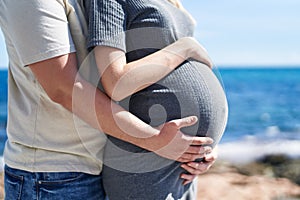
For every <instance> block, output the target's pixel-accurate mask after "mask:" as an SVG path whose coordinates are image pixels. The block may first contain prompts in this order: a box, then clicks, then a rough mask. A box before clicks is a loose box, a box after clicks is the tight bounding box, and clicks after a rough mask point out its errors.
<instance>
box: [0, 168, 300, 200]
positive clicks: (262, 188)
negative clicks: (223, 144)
mask: <svg viewBox="0 0 300 200" xmlns="http://www.w3.org/2000/svg"><path fill="white" fill-rule="evenodd" d="M0 180H1V181H0V199H1V200H2V199H3V198H4V194H3V174H2V173H1V174H0ZM296 199H300V186H299V185H297V184H295V183H293V182H292V181H290V180H289V179H287V178H275V177H270V175H250V176H249V175H244V174H242V173H240V172H239V171H238V170H237V169H236V167H234V166H232V165H228V164H224V163H221V164H220V163H219V164H216V165H215V166H214V167H213V168H212V169H211V170H210V171H209V172H208V173H206V174H204V175H200V176H199V179H198V199H197V200H296Z"/></svg>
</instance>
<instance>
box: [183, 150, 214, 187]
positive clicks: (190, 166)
mask: <svg viewBox="0 0 300 200" xmlns="http://www.w3.org/2000/svg"><path fill="white" fill-rule="evenodd" d="M217 157H218V150H217V147H215V148H214V149H213V151H212V152H211V153H209V154H207V155H206V156H205V157H204V161H201V162H189V163H185V164H182V165H181V167H182V168H183V169H185V170H186V171H187V172H188V173H186V174H181V176H180V178H182V179H184V181H183V185H186V184H189V183H191V182H192V181H193V180H194V178H196V176H198V175H200V174H203V173H205V172H207V171H208V170H209V169H210V167H211V166H212V165H213V164H214V163H215V162H216V160H217Z"/></svg>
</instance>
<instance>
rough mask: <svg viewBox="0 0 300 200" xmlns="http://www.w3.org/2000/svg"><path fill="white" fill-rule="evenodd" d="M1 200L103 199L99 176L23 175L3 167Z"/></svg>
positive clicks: (43, 173) (75, 173)
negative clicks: (3, 194) (2, 196)
mask: <svg viewBox="0 0 300 200" xmlns="http://www.w3.org/2000/svg"><path fill="white" fill-rule="evenodd" d="M4 184H5V186H4V187H5V200H18V199H20V200H37V199H39V200H48V199H49V200H83V199H88V200H104V199H105V193H104V189H103V185H102V176H101V175H90V174H86V173H81V172H51V173H48V172H37V173H35V172H33V173H32V172H27V171H23V170H18V169H13V168H10V167H8V166H5V175H4Z"/></svg>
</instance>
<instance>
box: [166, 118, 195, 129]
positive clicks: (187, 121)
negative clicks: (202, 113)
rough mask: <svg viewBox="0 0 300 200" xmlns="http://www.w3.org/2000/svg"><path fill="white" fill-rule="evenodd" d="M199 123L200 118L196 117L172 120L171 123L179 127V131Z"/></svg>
mask: <svg viewBox="0 0 300 200" xmlns="http://www.w3.org/2000/svg"><path fill="white" fill-rule="evenodd" d="M197 121H198V118H197V117H196V116H189V117H185V118H182V119H175V120H172V121H171V122H172V123H173V124H174V125H176V126H177V127H178V129H180V128H183V127H187V126H192V125H194V124H195V123H196V122H197Z"/></svg>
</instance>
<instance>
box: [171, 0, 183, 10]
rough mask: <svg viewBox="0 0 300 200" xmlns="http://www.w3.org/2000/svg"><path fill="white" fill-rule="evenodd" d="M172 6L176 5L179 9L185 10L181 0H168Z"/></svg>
mask: <svg viewBox="0 0 300 200" xmlns="http://www.w3.org/2000/svg"><path fill="white" fill-rule="evenodd" d="M168 1H169V2H171V3H172V4H174V5H175V6H176V7H177V8H180V9H183V6H182V4H181V2H180V1H179V0H168Z"/></svg>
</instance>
